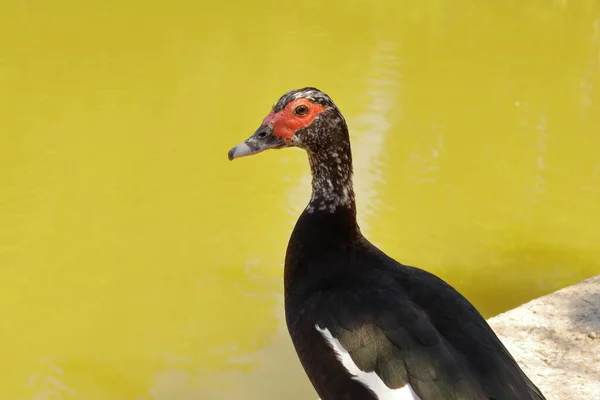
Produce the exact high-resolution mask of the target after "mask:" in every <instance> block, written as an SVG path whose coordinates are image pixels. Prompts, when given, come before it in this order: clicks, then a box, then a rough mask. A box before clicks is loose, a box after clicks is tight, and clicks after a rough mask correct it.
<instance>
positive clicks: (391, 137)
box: [0, 0, 600, 400]
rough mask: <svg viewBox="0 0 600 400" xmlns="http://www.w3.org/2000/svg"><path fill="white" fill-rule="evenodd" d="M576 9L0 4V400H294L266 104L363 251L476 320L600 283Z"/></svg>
mask: <svg viewBox="0 0 600 400" xmlns="http://www.w3.org/2000/svg"><path fill="white" fill-rule="evenodd" d="M597 4H598V3H597V2H594V1H583V0H582V1H566V0H564V1H551V0H546V1H541V0H538V1H533V0H523V1H509V0H502V1H498V0H488V1H483V2H471V1H465V0H458V1H449V0H447V1H442V0H418V1H417V0H413V1H408V0H405V1H392V0H387V1H373V2H369V1H358V0H353V1H341V0H340V1H330V2H322V1H316V0H315V1H312V0H307V1H300V2H281V1H264V0H256V1H253V2H241V1H240V2H230V3H220V2H206V1H192V0H188V1H184V0H175V1H171V2H167V1H156V0H154V1H131V2H127V1H114V0H109V1H99V0H96V1H86V2H82V1H72V0H56V1H52V2H42V1H16V0H4V1H2V2H0V313H1V314H0V315H1V316H0V386H1V387H2V389H1V393H0V399H2V400H24V399H27V400H29V399H35V400H57V399H86V400H125V399H126V400H149V399H154V400H191V399H202V400H211V399H236V398H237V399H242V398H243V399H257V400H258V399H261V400H262V399H291V400H296V399H297V400H301V399H314V398H315V397H316V396H315V394H314V392H313V391H312V388H311V387H310V385H309V383H308V380H307V379H306V377H305V376H304V373H303V371H302V370H301V368H300V366H299V363H298V361H297V358H296V356H295V353H294V351H293V349H292V348H291V345H290V342H289V339H288V335H287V332H286V330H285V326H284V323H283V320H282V317H283V313H282V304H281V301H282V283H281V276H282V272H283V270H282V267H283V257H284V253H285V246H286V244H287V240H288V238H289V234H290V232H291V229H292V227H293V224H294V222H295V220H296V218H297V216H298V214H299V213H300V212H301V210H302V208H303V207H304V205H305V204H306V202H307V200H308V197H309V190H310V188H309V177H308V166H307V162H306V157H305V155H304V154H303V153H302V152H301V151H298V150H286V151H272V152H268V153H265V154H261V155H260V156H257V157H252V158H248V159H242V160H239V161H236V162H234V163H230V162H229V161H228V160H227V155H226V153H227V151H228V150H229V148H231V147H232V146H233V145H235V144H237V143H238V142H240V141H241V140H243V139H245V138H246V137H247V136H248V135H249V134H251V133H252V132H253V131H254V130H255V128H256V127H258V125H259V123H260V121H261V120H262V118H263V117H264V116H265V115H266V114H267V113H268V112H269V109H270V106H271V105H272V104H273V103H274V102H275V101H276V100H277V99H278V97H279V96H280V95H281V94H282V93H283V92H285V91H286V90H289V89H293V88H297V87H302V86H307V85H310V86H316V87H319V88H321V89H322V90H324V91H326V92H327V93H328V94H330V95H331V96H332V97H333V99H334V101H336V103H337V104H338V106H339V107H340V108H341V109H342V111H343V113H344V114H345V116H346V117H347V120H348V123H349V125H350V129H351V133H352V140H353V150H354V157H355V175H356V184H355V186H356V191H357V201H358V207H359V214H360V216H359V218H360V224H361V227H362V229H363V232H364V233H365V234H366V235H367V236H368V237H369V238H370V239H371V240H372V241H373V242H375V243H376V244H377V245H379V246H380V247H381V248H382V249H383V250H385V251H386V252H387V253H388V254H390V255H392V256H393V257H395V258H397V259H398V260H400V261H402V262H404V263H408V264H413V265H417V266H420V267H423V268H426V269H428V270H429V271H432V272H434V273H436V274H438V275H440V276H441V277H443V278H444V279H446V280H447V281H448V282H450V283H451V284H452V285H454V286H455V287H456V288H457V289H459V290H460V291H462V292H463V293H464V294H465V295H466V296H467V297H468V298H469V299H470V300H471V301H472V302H473V303H474V304H475V305H476V306H477V307H478V308H479V309H480V310H481V311H482V312H483V313H484V315H485V316H486V317H489V316H492V315H494V314H497V313H499V312H501V311H504V310H507V309H510V308H512V307H514V306H516V305H518V304H520V303H523V302H525V301H527V300H529V299H532V298H535V297H538V296H540V295H542V294H545V293H548V292H551V291H553V290H555V289H558V288H560V287H563V286H565V285H568V284H571V283H574V282H577V281H579V280H582V279H584V278H586V277H589V276H591V275H594V274H597V273H600V248H599V247H598V243H599V242H600V209H599V205H600V155H599V152H600V150H599V149H600V89H599V88H598V85H599V84H600V7H598V6H597Z"/></svg>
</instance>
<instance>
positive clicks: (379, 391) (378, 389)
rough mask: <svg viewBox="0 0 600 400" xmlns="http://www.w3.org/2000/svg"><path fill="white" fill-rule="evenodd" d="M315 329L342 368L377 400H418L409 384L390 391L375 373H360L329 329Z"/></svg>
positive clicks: (316, 326)
mask: <svg viewBox="0 0 600 400" xmlns="http://www.w3.org/2000/svg"><path fill="white" fill-rule="evenodd" d="M315 328H317V330H318V331H319V332H320V333H321V335H323V337H324V338H325V340H327V343H328V344H329V346H330V347H331V348H332V349H333V351H334V352H335V354H336V356H337V358H338V360H340V362H341V363H342V365H343V366H344V368H346V369H347V370H348V372H350V374H352V375H353V379H355V380H357V381H359V382H360V383H362V384H363V385H365V386H366V387H368V388H369V389H371V391H372V392H373V393H375V394H376V395H377V398H378V399H379V400H420V399H419V396H417V395H416V394H415V392H414V391H413V390H412V388H411V387H410V384H406V386H404V387H401V388H399V389H390V388H389V387H388V386H387V385H386V384H385V383H384V382H383V381H382V380H381V378H380V377H379V375H377V374H376V373H375V372H364V371H361V370H360V369H359V368H358V367H357V366H356V364H354V361H352V357H350V354H349V353H348V352H347V351H346V349H344V347H342V344H341V343H340V341H339V340H337V339H336V338H334V337H333V335H332V334H331V332H329V329H327V328H324V329H321V328H320V327H319V325H315Z"/></svg>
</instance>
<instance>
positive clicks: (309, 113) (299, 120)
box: [262, 99, 325, 139]
mask: <svg viewBox="0 0 600 400" xmlns="http://www.w3.org/2000/svg"><path fill="white" fill-rule="evenodd" d="M324 110H325V107H324V106H320V105H318V104H315V103H313V102H311V101H310V100H308V99H297V100H293V101H290V102H289V104H288V105H287V106H285V108H284V109H283V110H281V111H279V112H277V113H275V112H273V111H271V112H270V113H269V115H267V116H266V117H265V119H264V120H263V122H262V124H263V125H270V126H272V127H273V135H275V136H277V137H280V138H284V139H290V138H291V137H292V136H294V134H295V133H296V132H297V131H299V130H300V129H303V128H306V127H307V126H309V125H310V124H312V122H313V121H314V119H315V118H316V117H317V115H319V114H320V113H322V112H323V111H324Z"/></svg>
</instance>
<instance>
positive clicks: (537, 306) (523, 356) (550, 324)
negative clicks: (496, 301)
mask: <svg viewBox="0 0 600 400" xmlns="http://www.w3.org/2000/svg"><path fill="white" fill-rule="evenodd" d="M489 323H490V325H491V326H492V328H493V329H494V331H496V333H497V334H498V336H499V337H500V339H501V340H502V341H503V342H504V344H505V346H506V347H507V348H508V350H509V351H510V352H511V354H512V355H513V357H515V359H516V360H517V362H518V363H519V365H521V367H522V368H523V370H524V371H525V373H526V374H527V375H528V376H529V378H531V380H532V381H533V382H534V383H535V384H536V385H537V386H538V387H539V388H540V390H541V391H542V393H544V395H545V396H546V399H548V400H600V275H597V276H595V277H592V278H589V279H587V280H585V281H583V282H579V283H577V284H575V285H572V286H569V287H566V288H564V289H561V290H559V291H556V292H554V293H551V294H549V295H546V296H543V297H540V298H538V299H535V300H532V301H530V302H529V303H526V304H524V305H522V306H519V307H517V308H515V309H513V310H510V311H507V312H505V313H503V314H500V315H498V316H496V317H494V318H491V319H490V320H489Z"/></svg>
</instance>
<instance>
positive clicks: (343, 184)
mask: <svg viewBox="0 0 600 400" xmlns="http://www.w3.org/2000/svg"><path fill="white" fill-rule="evenodd" d="M308 160H309V163H310V169H311V174H312V196H311V198H310V202H309V203H308V206H307V207H306V212H307V213H309V214H312V213H315V212H325V213H330V214H333V213H336V212H339V211H344V210H347V211H350V212H351V213H352V214H353V215H354V216H356V204H355V201H354V189H353V187H352V153H351V151H350V144H349V143H348V142H346V143H339V144H337V145H336V146H335V147H331V148H330V149H327V150H322V151H317V152H313V151H309V152H308Z"/></svg>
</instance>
